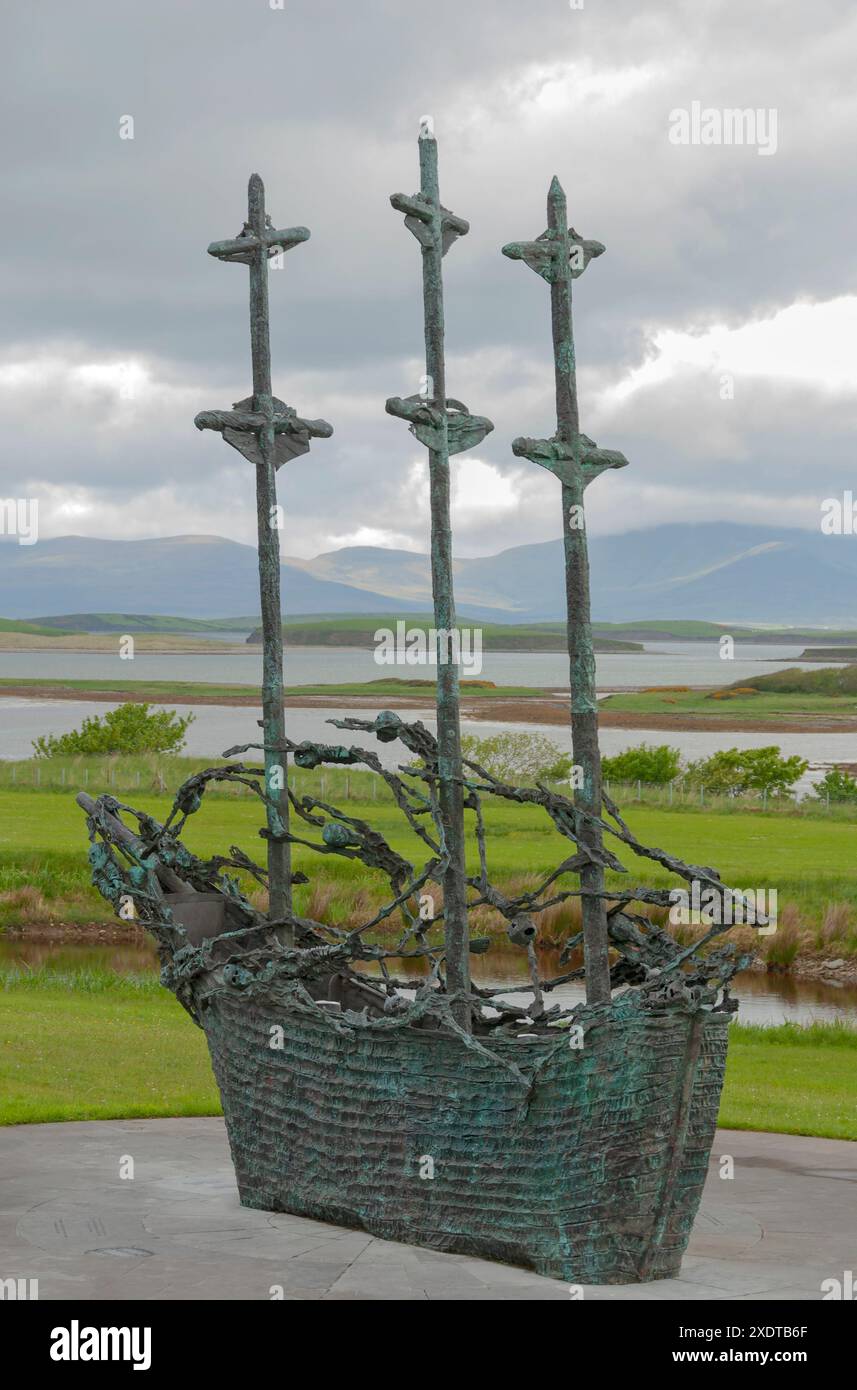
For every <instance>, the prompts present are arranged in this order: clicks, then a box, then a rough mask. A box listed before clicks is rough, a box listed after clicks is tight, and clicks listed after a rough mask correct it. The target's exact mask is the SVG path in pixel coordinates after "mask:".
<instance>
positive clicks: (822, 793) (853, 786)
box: [813, 767, 857, 801]
mask: <svg viewBox="0 0 857 1390" xmlns="http://www.w3.org/2000/svg"><path fill="white" fill-rule="evenodd" d="M813 791H814V792H815V795H816V796H817V797H820V799H821V800H822V801H857V781H855V780H854V778H853V777H851V776H849V774H848V773H847V772H843V770H842V768H840V767H831V768H828V770H827V772H826V773H825V774H824V776H823V777H822V779H821V781H820V782H816V784H815V786H814V787H813Z"/></svg>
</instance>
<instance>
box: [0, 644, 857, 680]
mask: <svg viewBox="0 0 857 1390" xmlns="http://www.w3.org/2000/svg"><path fill="white" fill-rule="evenodd" d="M644 645H645V650H644V651H643V652H640V653H630V652H612V653H603V652H602V653H599V655H598V656H597V657H596V675H597V680H598V685H599V688H600V689H603V690H621V689H634V688H635V687H637V686H641V685H728V684H730V683H731V682H732V681H737V680H746V679H749V678H750V677H751V676H759V675H763V674H764V673H765V672H766V671H773V670H775V669H776V668H777V667H778V666H794V665H801V664H803V665H810V664H811V663H799V662H798V660H797V658H798V657H799V656H800V653H801V651H802V650H803V648H802V646H779V645H776V646H774V645H771V646H766V645H764V644H747V645H746V646H745V645H744V644H741V645H740V646H738V647H736V656H735V658H734V660H732V661H723V660H721V659H720V657H719V655H718V646H717V643H716V642H711V641H709V642H651V643H646V644H644ZM830 664H831V665H833V664H840V665H841V664H844V663H833V662H831V663H830ZM283 669H284V673H285V679H286V682H287V684H288V685H318V684H324V685H335V684H341V683H343V682H353V681H371V680H379V679H381V678H383V677H384V676H399V677H401V676H405V677H407V676H415V677H420V676H423V677H424V676H428V675H430V674H431V672H430V670H427V669H425V668H422V669H421V668H419V667H415V666H401V667H395V666H379V665H378V664H377V663H376V662H375V659H374V653H373V652H372V651H369V650H367V649H366V648H362V647H290V648H289V649H288V651H287V652H286V658H285V661H284V663H283ZM462 674H463V676H464V677H465V678H466V672H462ZM0 676H2V677H9V678H12V679H20V680H28V679H38V678H41V679H49V680H59V679H62V680H87V679H88V680H117V679H121V680H123V681H135V680H136V681H142V680H159V681H163V680H175V681H209V682H216V683H218V684H220V685H251V686H258V685H259V684H260V682H261V679H262V654H261V649H260V648H258V647H254V648H252V649H249V650H248V651H247V652H246V653H245V652H233V651H224V652H222V653H218V652H200V653H199V654H198V655H188V654H182V653H170V652H167V653H162V652H138V653H137V655H136V656H135V657H134V658H133V659H132V660H123V659H122V658H121V657H120V656H119V642H118V639H117V643H116V652H115V653H109V652H34V651H29V652H0ZM480 679H483V680H490V681H494V682H495V684H497V685H535V686H567V685H568V657H567V655H566V654H565V653H564V652H484V653H483V660H482V671H481V673H480Z"/></svg>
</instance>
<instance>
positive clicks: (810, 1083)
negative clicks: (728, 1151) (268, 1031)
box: [0, 972, 857, 1140]
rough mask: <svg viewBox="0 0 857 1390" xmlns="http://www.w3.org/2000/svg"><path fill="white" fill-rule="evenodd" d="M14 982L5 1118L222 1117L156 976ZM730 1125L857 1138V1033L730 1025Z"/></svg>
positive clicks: (1, 1010)
mask: <svg viewBox="0 0 857 1390" xmlns="http://www.w3.org/2000/svg"><path fill="white" fill-rule="evenodd" d="M6 981H7V987H6V988H5V989H3V988H2V987H1V986H0V1123H2V1124H34V1123H45V1122H47V1121H51V1120H106V1119H116V1118H141V1117H146V1116H149V1117H152V1116H157V1115H218V1114H220V1101H219V1098H218V1094H217V1088H216V1086H215V1084H214V1078H213V1076H212V1072H211V1066H210V1063H209V1059H208V1049H207V1047H206V1044H205V1038H204V1036H203V1034H202V1032H201V1031H200V1030H199V1029H198V1028H197V1027H195V1025H194V1024H193V1022H192V1020H191V1019H190V1018H189V1017H188V1015H187V1014H186V1013H185V1011H184V1010H183V1009H182V1008H181V1006H180V1005H179V1004H178V1003H176V1001H175V999H173V997H172V995H170V994H168V993H167V992H166V991H165V990H162V989H161V988H160V986H159V985H158V984H157V981H156V979H155V977H154V976H152V977H148V976H141V977H136V978H134V977H132V978H127V977H122V976H113V977H110V976H107V975H106V974H105V975H102V974H101V973H99V972H96V973H94V974H92V975H91V976H90V977H87V976H86V974H83V975H81V974H80V973H77V974H75V975H69V976H65V977H63V976H59V977H57V976H54V978H53V980H51V979H50V977H48V976H46V975H45V974H43V973H41V974H37V975H36V976H35V977H34V978H32V979H30V980H27V979H26V978H25V979H24V980H20V979H17V980H15V979H13V980H12V982H10V981H9V977H8V976H7V977H6ZM720 1124H721V1125H723V1126H725V1127H726V1128H729V1129H761V1130H771V1131H776V1132H780V1133H784V1134H815V1135H822V1136H826V1137H828V1138H833V1139H855V1140H857V1030H855V1031H852V1030H848V1029H845V1028H836V1027H833V1026H831V1025H815V1026H814V1027H811V1028H805V1029H801V1028H796V1027H794V1025H786V1026H784V1027H782V1028H757V1027H752V1028H751V1027H748V1028H744V1027H741V1025H732V1028H731V1042H730V1047H729V1061H728V1065H727V1073H726V1088H725V1091H724V1095H723V1104H722V1107H721V1112H720Z"/></svg>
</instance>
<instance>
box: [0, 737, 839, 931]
mask: <svg viewBox="0 0 857 1390" xmlns="http://www.w3.org/2000/svg"><path fill="white" fill-rule="evenodd" d="M92 762H93V764H94V766H92V767H90V766H86V767H84V766H83V765H82V764H81V762H80V761H79V760H78V761H75V760H71V759H69V760H68V762H67V763H64V769H65V772H66V785H65V788H64V789H57V788H54V789H50V790H48V789H42V790H36V791H34V790H33V789H32V783H30V785H29V787H28V788H26V789H25V788H24V787H22V786H20V785H18V786H11V785H8V784H7V785H5V786H2V787H0V929H2V927H3V926H10V925H23V926H24V927H25V928H26V926H27V925H28V924H35V923H38V922H46V921H60V922H63V921H64V922H69V923H81V922H94V921H105V922H106V921H109V920H112V914H111V909H110V908H109V907H108V906H107V904H106V903H104V902H103V901H102V899H101V898H99V897H98V895H97V894H96V893H95V891H94V890H93V889H92V888H91V886H90V884H89V868H88V864H87V861H86V847H87V845H86V829H85V821H84V817H83V813H82V812H81V811H80V810H79V808H78V807H77V805H76V804H75V801H74V791H75V790H76V789H77V788H79V787H82V786H87V787H88V789H89V790H90V792H92V793H96V792H98V791H100V790H107V791H110V792H112V793H114V794H118V795H120V796H122V797H126V798H127V799H128V800H129V801H131V802H132V803H133V804H134V805H135V806H137V807H138V808H139V809H141V810H145V811H148V812H150V813H151V814H153V815H154V816H156V817H157V818H158V819H163V818H164V817H165V815H166V813H167V811H168V808H169V806H170V804H171V799H170V797H169V796H168V795H166V794H164V793H163V792H160V791H154V790H153V789H152V784H153V780H155V779H154V778H153V774H152V763H151V761H148V760H146V759H145V758H141V759H139V760H133V759H129V760H125V761H124V763H120V764H118V765H117V764H115V763H114V764H112V765H111V763H110V761H109V760H104V761H103V762H99V760H92ZM135 762H136V770H135ZM204 765H205V764H204V762H202V761H200V760H192V759H173V760H170V759H161V760H157V762H156V767H157V774H156V776H157V779H159V780H158V781H157V785H160V786H163V787H169V788H170V789H171V790H172V789H174V788H175V787H177V786H178V784H179V782H180V781H181V780H182V779H183V778H184V777H186V776H188V775H189V773H190V772H192V771H196V770H198V769H199V768H200V767H202V766H204ZM117 766H118V769H119V770H118V772H117ZM32 770H33V769H32V766H31V767H30V772H32ZM19 771H20V772H21V776H22V778H23V776H24V772H23V771H22V769H21V765H19ZM111 771H112V773H113V776H112V777H111ZM56 772H57V769H54V773H56ZM86 773H88V774H89V775H88V776H87V775H85V774H86ZM296 790H297V792H298V793H299V794H300V795H303V794H305V793H308V792H311V793H313V794H315V795H320V796H322V797H323V798H325V799H327V800H329V801H332V802H333V803H334V804H342V805H343V808H344V809H347V812H348V813H349V814H351V815H357V816H360V817H363V818H365V819H367V820H369V821H370V822H371V823H372V824H373V826H375V827H376V828H377V829H378V830H380V831H381V833H382V834H383V835H384V836H385V837H386V838H387V839H388V840H389V841H390V843H391V844H392V845H393V847H394V849H396V850H398V851H400V852H401V853H403V854H405V855H406V856H407V857H408V858H411V859H412V860H413V859H415V860H417V861H418V862H420V863H422V862H423V858H424V854H423V849H422V847H421V846H420V845H419V842H417V841H416V840H415V837H413V835H412V834H411V833H410V832H409V831H408V830H407V827H404V828H403V822H402V818H401V816H400V815H399V812H398V810H397V808H396V807H395V805H394V804H393V802H392V800H391V799H390V797H389V794H388V792H387V790H386V787H385V786H384V785H383V784H381V785H379V783H378V779H376V778H373V777H372V776H371V775H370V774H368V773H360V772H344V771H342V770H335V771H331V770H326V771H325V772H324V773H321V772H320V771H315V772H307V771H301V772H299V773H298V776H297V780H296ZM372 791H374V792H375V797H373V796H372ZM260 810H261V807H260V805H259V803H258V802H257V801H256V799H255V798H254V797H252V796H251V795H249V794H248V793H243V792H240V791H237V790H232V791H229V792H220V793H218V792H211V793H209V794H208V796H207V798H206V801H205V804H204V806H203V809H202V810H201V811H200V812H199V813H198V814H197V815H196V816H194V817H192V818H191V820H190V822H189V824H188V829H187V833H186V835H185V839H186V841H187V843H188V845H189V847H190V848H191V849H192V850H194V851H195V852H197V853H200V854H203V855H210V854H213V853H215V852H217V853H222V852H223V851H224V850H225V849H226V848H228V846H229V845H232V844H237V845H239V846H240V847H241V848H242V849H243V850H244V851H245V852H246V853H248V854H250V855H251V857H253V858H255V859H257V860H261V859H263V858H264V843H263V841H262V840H261V839H260V837H259V835H258V830H259V826H260V825H261V823H262V817H261V815H260ZM624 811H625V815H626V817H627V819H628V821H629V824H630V826H631V828H632V830H634V832H635V833H636V834H637V835H638V836H639V837H640V839H641V840H642V841H643V843H644V844H648V845H657V846H662V847H668V848H669V849H670V850H671V851H672V852H674V853H676V854H678V855H679V856H680V857H682V858H683V859H685V860H686V861H687V862H689V863H692V864H700V863H702V864H709V865H713V866H715V867H716V868H717V869H718V870H719V871H720V873H721V875H722V876H723V878H724V880H725V881H726V882H728V883H731V884H732V885H733V886H734V887H737V888H775V889H776V890H777V892H778V894H779V907H780V915H781V920H783V914H784V909H785V908H786V906H787V905H789V904H791V905H793V907H794V911H795V913H797V914H798V916H799V925H801V926H802V927H804V928H806V929H807V930H809V931H811V932H813V933H814V934H815V935H816V936H817V937H818V938H819V942H818V944H823V941H822V938H824V942H826V944H829V945H834V943H835V950H836V951H837V952H838V953H840V954H850V953H851V952H852V951H853V950H855V949H857V856H855V854H854V845H855V841H856V840H857V820H855V815H854V812H853V811H847V812H842V813H841V815H840V814H839V813H838V812H836V811H831V812H829V813H828V812H825V810H824V808H823V806H821V805H819V806H817V807H815V808H811V809H807V810H797V809H794V808H793V809H791V810H790V811H779V810H771V811H768V812H761V811H758V810H754V809H750V808H748V809H741V808H740V807H739V806H736V804H735V803H734V802H732V803H730V805H729V808H728V809H727V810H721V809H719V808H718V809H712V808H710V807H705V808H700V807H695V808H693V807H687V806H679V805H675V806H673V807H672V808H670V807H669V806H653V805H647V804H646V803H645V802H642V803H640V804H637V803H635V802H634V801H633V800H628V801H627V802H625V803H624ZM486 818H487V826H488V848H489V867H492V868H493V871H494V874H495V876H496V877H497V879H498V880H499V881H500V882H501V883H506V884H513V883H521V882H522V881H530V882H532V881H533V880H534V877H535V876H536V875H539V874H544V873H546V872H548V871H549V870H550V869H553V868H554V867H555V866H556V864H557V863H558V862H559V860H560V859H561V858H562V857H564V856H565V855H566V854H567V853H568V841H567V840H565V839H563V838H562V837H560V836H559V835H558V833H557V832H556V831H555V830H554V828H553V825H552V823H551V822H550V820H549V819H548V817H547V816H546V815H544V813H541V812H540V811H539V810H538V808H533V807H521V806H515V805H513V804H509V803H500V804H496V805H495V804H491V805H488V806H487V807H486ZM468 820H470V818H469V817H468ZM296 826H297V822H296ZM304 829H305V830H306V834H307V838H308V839H310V840H313V839H317V836H318V832H317V831H315V830H313V829H312V828H311V827H304ZM294 858H295V867H296V868H298V869H301V870H303V871H304V872H309V873H310V874H311V875H312V878H313V883H312V884H311V885H310V886H308V887H303V888H300V889H299V890H298V892H297V898H296V902H297V907H298V910H299V911H306V910H308V909H312V910H313V912H314V913H315V912H316V911H318V912H320V911H321V910H322V909H323V910H324V911H325V912H326V913H327V914H328V916H329V917H330V919H331V920H333V921H335V922H342V923H346V922H349V921H350V920H352V914H353V912H354V911H355V910H356V908H357V907H359V906H360V904H361V901H365V899H366V896H367V894H368V896H369V897H370V898H371V899H372V900H380V895H381V894H382V893H383V891H384V890H385V888H386V886H387V885H385V883H384V881H383V879H382V877H381V876H380V874H372V875H369V874H368V873H367V871H366V870H365V869H364V868H363V867H362V865H360V864H359V863H357V862H355V861H353V860H349V859H345V858H342V857H340V856H338V855H326V856H324V857H320V856H318V855H316V854H314V853H313V852H312V851H311V850H309V849H306V848H304V847H302V846H297V847H296V849H295V852H294ZM620 858H622V860H623V862H624V863H625V864H626V866H627V868H628V871H629V877H630V876H633V877H630V881H631V882H641V883H645V884H650V885H668V886H675V880H674V879H672V878H670V876H668V875H667V874H666V873H665V871H663V870H661V869H659V868H658V867H657V866H656V865H653V864H651V863H650V861H647V860H644V859H636V858H635V857H634V856H633V855H632V854H631V853H630V851H624V850H622V852H621V853H620ZM470 863H471V866H472V867H473V868H474V869H475V867H476V861H475V857H474V853H473V847H472V846H471V858H470ZM621 882H622V880H621V878H620V876H619V875H617V874H613V873H611V874H609V875H608V885H609V886H616V885H619V884H620V883H621ZM319 895H322V898H323V902H320V901H319ZM831 905H838V907H837V908H836V911H835V912H834V913H833V917H831ZM837 914H838V915H837ZM831 922H833V925H832V926H831ZM557 929H558V930H559V929H560V924H557ZM782 934H783V930H782V929H781V932H780V933H779V935H780V936H782ZM827 936H829V937H830V940H829V941H827V939H826V937H827ZM769 940H770V942H774V941H775V940H777V938H773V937H772V938H770V939H769Z"/></svg>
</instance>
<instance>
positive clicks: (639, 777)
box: [601, 743, 681, 784]
mask: <svg viewBox="0 0 857 1390" xmlns="http://www.w3.org/2000/svg"><path fill="white" fill-rule="evenodd" d="M680 762H681V754H680V752H679V750H678V749H677V748H670V747H669V746H668V745H667V744H666V743H662V744H659V745H658V746H657V747H656V746H655V745H654V744H648V743H640V744H638V746H637V747H636V748H626V749H625V752H624V753H618V754H617V755H616V757H615V758H602V759H601V775H602V777H603V778H604V779H605V781H610V782H649V783H658V784H663V783H665V782H672V781H674V780H675V778H676V777H677V776H678V774H679V769H680Z"/></svg>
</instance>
